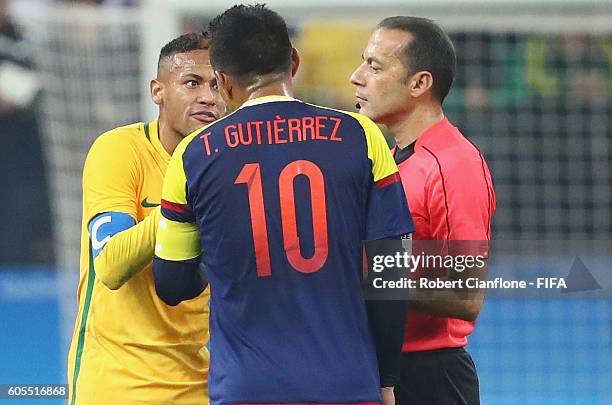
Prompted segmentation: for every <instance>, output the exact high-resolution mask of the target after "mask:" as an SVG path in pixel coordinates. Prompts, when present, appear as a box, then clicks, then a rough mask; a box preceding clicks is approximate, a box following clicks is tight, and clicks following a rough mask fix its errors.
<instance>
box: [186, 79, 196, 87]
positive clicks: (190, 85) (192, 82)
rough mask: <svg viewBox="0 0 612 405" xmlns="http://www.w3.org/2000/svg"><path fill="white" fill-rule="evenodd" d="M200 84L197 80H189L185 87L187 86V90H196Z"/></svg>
mask: <svg viewBox="0 0 612 405" xmlns="http://www.w3.org/2000/svg"><path fill="white" fill-rule="evenodd" d="M198 85H199V83H198V81H197V80H193V79H192V80H187V81H186V82H185V86H187V88H189V89H195V88H196V87H198Z"/></svg>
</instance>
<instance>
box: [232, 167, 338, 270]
mask: <svg viewBox="0 0 612 405" xmlns="http://www.w3.org/2000/svg"><path fill="white" fill-rule="evenodd" d="M299 175H303V176H306V177H307V178H308V181H309V183H310V202H311V207H312V212H311V215H312V225H313V235H314V247H315V248H314V254H313V255H312V257H309V258H305V257H304V256H303V255H302V251H301V248H300V237H299V235H298V231H297V218H296V212H295V211H296V208H295V188H294V186H293V181H294V179H295V178H296V177H297V176H299ZM234 184H246V185H247V187H248V191H249V210H250V213H251V229H252V231H253V244H254V247H255V263H256V266H257V275H258V276H260V277H266V276H271V275H272V268H271V265H270V245H269V242H268V226H267V222H266V209H265V205H264V195H263V186H262V180H261V167H260V165H259V163H247V164H245V165H244V166H243V167H242V170H241V171H240V173H238V177H236V180H235V181H234ZM278 192H279V195H280V208H281V210H280V211H281V212H280V214H281V223H282V230H283V245H284V249H285V254H286V255H287V259H288V261H289V263H290V264H291V266H292V267H293V268H294V269H296V270H297V271H299V272H301V273H314V272H316V271H318V270H320V269H321V267H323V265H324V264H325V261H326V260H327V254H328V246H329V244H328V240H327V210H326V202H325V181H324V177H323V172H322V171H321V169H320V168H319V166H317V165H316V164H314V163H313V162H310V161H308V160H296V161H294V162H291V163H289V164H288V165H287V166H285V167H284V168H283V170H282V171H281V173H280V175H279V177H278Z"/></svg>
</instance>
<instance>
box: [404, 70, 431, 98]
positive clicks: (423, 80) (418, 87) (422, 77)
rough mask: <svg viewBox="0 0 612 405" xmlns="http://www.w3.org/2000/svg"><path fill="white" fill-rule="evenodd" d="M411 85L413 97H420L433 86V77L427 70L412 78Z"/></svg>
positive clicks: (417, 73)
mask: <svg viewBox="0 0 612 405" xmlns="http://www.w3.org/2000/svg"><path fill="white" fill-rule="evenodd" d="M409 85H410V94H411V95H412V97H420V96H422V95H423V94H425V93H427V92H428V91H429V90H430V89H431V87H432V86H433V76H432V75H431V73H430V72H428V71H426V70H423V71H420V72H416V73H415V74H414V75H412V77H411V78H410V80H409Z"/></svg>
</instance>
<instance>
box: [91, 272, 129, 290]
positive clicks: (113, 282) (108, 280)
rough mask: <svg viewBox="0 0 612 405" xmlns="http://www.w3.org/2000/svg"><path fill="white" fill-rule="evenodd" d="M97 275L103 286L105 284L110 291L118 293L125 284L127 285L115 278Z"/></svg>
mask: <svg viewBox="0 0 612 405" xmlns="http://www.w3.org/2000/svg"><path fill="white" fill-rule="evenodd" d="M96 275H97V276H98V279H99V280H100V281H101V282H102V284H104V285H105V286H106V287H107V288H108V289H109V290H113V291H116V290H118V289H119V288H121V286H123V284H125V281H123V280H121V279H118V278H115V277H109V276H108V275H105V274H103V273H102V274H96Z"/></svg>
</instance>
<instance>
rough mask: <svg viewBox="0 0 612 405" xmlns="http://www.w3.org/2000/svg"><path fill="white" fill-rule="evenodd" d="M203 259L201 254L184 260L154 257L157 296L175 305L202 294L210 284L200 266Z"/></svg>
mask: <svg viewBox="0 0 612 405" xmlns="http://www.w3.org/2000/svg"><path fill="white" fill-rule="evenodd" d="M201 259H202V257H201V256H198V257H196V258H193V259H189V260H182V261H170V260H164V259H160V258H159V257H157V256H156V257H155V258H153V276H154V279H155V290H156V292H157V296H158V297H159V298H161V300H162V301H164V302H165V303H166V304H168V305H171V306H175V305H178V304H179V303H181V302H182V301H186V300H190V299H193V298H195V297H197V296H198V295H200V294H201V293H202V291H204V289H205V288H206V286H207V285H208V283H207V281H206V278H205V277H204V275H203V274H202V271H201V269H200V266H199V264H200V261H201Z"/></svg>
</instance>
